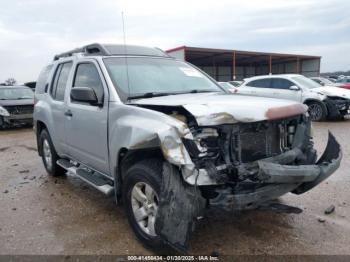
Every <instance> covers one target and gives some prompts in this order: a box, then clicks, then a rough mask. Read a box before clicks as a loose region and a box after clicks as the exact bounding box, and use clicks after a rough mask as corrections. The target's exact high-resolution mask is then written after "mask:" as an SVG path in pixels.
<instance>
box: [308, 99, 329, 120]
mask: <svg viewBox="0 0 350 262" xmlns="http://www.w3.org/2000/svg"><path fill="white" fill-rule="evenodd" d="M307 105H308V107H309V110H308V112H309V115H310V118H311V120H312V121H322V120H324V119H325V118H326V116H327V108H326V106H325V105H324V104H322V103H320V102H316V101H313V102H309V103H308V104H307Z"/></svg>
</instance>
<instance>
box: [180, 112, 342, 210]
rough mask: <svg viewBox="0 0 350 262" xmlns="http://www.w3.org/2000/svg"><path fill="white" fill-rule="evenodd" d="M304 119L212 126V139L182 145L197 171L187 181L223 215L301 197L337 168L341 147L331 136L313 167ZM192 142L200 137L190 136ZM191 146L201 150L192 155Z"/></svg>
mask: <svg viewBox="0 0 350 262" xmlns="http://www.w3.org/2000/svg"><path fill="white" fill-rule="evenodd" d="M310 129H311V126H310V122H309V120H308V119H307V117H306V116H304V115H299V116H295V117H291V118H287V119H283V120H274V121H262V122H256V123H240V124H235V125H221V126H218V127H216V136H215V139H214V137H213V136H206V137H205V138H200V139H199V142H198V140H197V142H196V141H195V140H194V141H190V140H186V139H185V141H184V144H185V145H186V148H187V149H188V151H189V154H190V156H191V158H192V159H193V162H194V163H195V166H196V168H197V169H198V172H196V171H195V172H193V174H190V175H189V176H187V177H185V180H186V181H187V182H189V183H191V184H196V185H207V187H206V188H205V190H203V193H204V195H206V196H208V199H209V204H210V205H212V206H216V207H222V208H224V209H226V210H242V209H252V208H257V207H259V206H260V205H261V204H264V203H265V202H267V201H269V200H273V199H276V198H277V197H279V196H281V195H283V194H285V193H288V192H294V193H296V194H301V193H304V192H306V191H308V190H310V189H311V188H313V187H314V186H316V185H317V184H319V183H320V182H321V181H323V180H324V179H326V178H327V177H328V176H330V175H331V174H332V173H333V172H334V171H335V170H336V169H337V168H338V167H339V165H340V161H341V158H342V153H341V149H340V145H339V144H338V142H337V141H336V139H335V138H334V136H333V135H332V134H331V133H329V139H328V144H327V148H326V150H325V152H324V154H323V155H322V157H321V158H320V159H319V160H318V161H317V162H316V159H317V156H316V151H315V150H314V148H313V142H312V138H311V135H310ZM194 138H195V139H197V138H198V136H196V135H195V136H194ZM195 143H198V144H199V145H200V146H201V147H203V148H205V149H206V150H205V152H200V150H198V148H199V147H198V146H197V150H196V146H195V145H194V144H195Z"/></svg>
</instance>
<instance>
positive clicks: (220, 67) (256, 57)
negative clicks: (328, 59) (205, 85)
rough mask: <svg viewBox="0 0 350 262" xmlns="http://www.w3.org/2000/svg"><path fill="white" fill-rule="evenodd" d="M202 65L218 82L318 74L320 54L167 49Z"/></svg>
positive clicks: (171, 53) (170, 52) (178, 56)
mask: <svg viewBox="0 0 350 262" xmlns="http://www.w3.org/2000/svg"><path fill="white" fill-rule="evenodd" d="M166 52H167V53H168V54H169V55H171V56H173V57H176V58H178V59H182V60H186V61H188V62H190V63H191V64H194V65H195V66H197V67H199V68H201V69H202V70H203V71H205V72H206V73H208V74H209V75H211V76H212V77H213V78H215V79H216V80H217V81H230V80H242V79H244V78H246V77H252V76H256V75H266V74H291V73H296V74H302V75H305V76H308V77H312V76H319V74H320V64H321V57H320V56H310V55H296V54H283V53H266V52H252V51H240V50H229V49H214V48H202V47H190V46H180V47H176V48H173V49H169V50H167V51H166Z"/></svg>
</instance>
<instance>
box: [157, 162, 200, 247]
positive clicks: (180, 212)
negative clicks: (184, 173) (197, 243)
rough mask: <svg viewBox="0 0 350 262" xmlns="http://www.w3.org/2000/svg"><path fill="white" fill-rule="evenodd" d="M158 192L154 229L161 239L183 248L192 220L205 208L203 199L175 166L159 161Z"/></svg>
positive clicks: (190, 229) (192, 227)
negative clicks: (160, 179)
mask: <svg viewBox="0 0 350 262" xmlns="http://www.w3.org/2000/svg"><path fill="white" fill-rule="evenodd" d="M160 192H161V193H160V196H159V207H158V212H157V217H156V223H155V230H156V233H157V235H159V236H160V237H161V238H162V240H163V241H164V242H165V243H167V244H169V245H170V246H172V247H174V248H175V249H177V250H179V251H181V252H186V251H187V250H188V246H189V240H190V235H191V233H192V231H193V229H194V223H195V220H196V218H197V217H200V216H202V212H203V210H204V208H205V203H206V202H205V199H204V198H203V197H202V195H201V193H200V191H199V189H198V188H197V187H193V186H190V185H188V184H186V183H184V182H183V180H182V179H181V176H180V174H179V170H178V169H176V167H174V166H172V165H170V164H169V163H164V165H163V176H162V185H161V190H160Z"/></svg>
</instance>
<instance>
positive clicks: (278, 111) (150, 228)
mask: <svg viewBox="0 0 350 262" xmlns="http://www.w3.org/2000/svg"><path fill="white" fill-rule="evenodd" d="M35 99H36V104H35V109H34V124H35V130H36V136H37V143H38V152H39V155H40V156H41V157H42V160H43V163H44V166H45V168H46V170H47V172H48V173H49V174H51V175H53V176H56V175H61V174H67V175H74V176H77V177H79V178H81V179H82V180H83V181H85V182H86V183H88V184H90V185H91V186H93V187H95V188H96V189H98V190H100V191H102V192H103V193H105V194H107V195H110V194H114V196H115V199H116V202H117V203H119V202H120V201H123V203H124V206H125V209H126V213H127V216H128V219H129V222H130V225H131V227H132V228H133V230H134V231H135V233H136V235H137V237H138V238H139V239H140V240H141V241H142V242H143V243H144V244H146V245H147V246H149V247H153V248H160V247H164V246H167V245H170V246H172V247H173V248H176V249H178V250H180V251H186V250H187V249H188V242H189V239H190V234H191V232H192V229H193V228H194V223H195V222H196V220H197V219H199V218H201V217H202V216H203V214H204V211H205V210H206V209H207V208H208V207H212V208H214V209H219V208H221V209H225V210H244V209H253V208H261V209H273V210H276V209H277V210H286V211H289V212H299V211H300V209H298V208H293V207H288V206H284V205H282V204H278V203H276V201H274V200H275V199H276V198H278V197H279V196H281V195H284V194H286V193H288V192H293V193H295V194H302V193H304V192H306V191H308V190H310V189H311V188H313V187H314V186H316V185H317V184H319V183H320V182H321V181H323V180H324V179H326V178H327V177H328V176H330V175H331V174H332V173H333V172H334V171H335V170H336V169H337V168H338V167H339V164H340V161H341V157H342V153H341V150H340V146H339V144H338V143H337V141H336V140H335V138H334V137H333V135H332V134H330V135H329V140H328V145H327V148H326V150H325V153H324V154H323V155H322V156H321V158H320V159H319V160H318V161H316V159H317V158H316V151H315V150H314V148H313V142H312V137H311V135H310V128H311V126H310V121H309V119H308V116H307V107H306V106H305V105H303V104H300V103H298V102H293V101H287V100H279V99H271V98H259V97H252V96H241V95H231V94H228V93H227V92H226V91H224V90H223V89H222V88H221V87H220V86H219V85H218V84H217V83H216V82H215V81H214V80H213V79H211V78H210V77H209V76H207V75H206V74H205V73H203V72H202V71H200V70H199V69H197V68H195V67H193V66H192V65H190V64H188V63H186V62H183V61H180V60H177V59H174V58H171V57H169V56H168V55H167V54H165V53H164V52H163V51H161V50H159V49H156V48H147V47H139V46H129V45H128V46H123V45H100V44H92V45H88V46H85V47H83V48H79V49H75V50H72V51H69V52H66V53H63V54H60V55H57V56H55V58H54V61H53V62H52V63H51V64H50V65H48V66H47V67H45V68H44V70H43V71H42V73H41V74H40V76H39V79H38V81H37V86H36V93H35Z"/></svg>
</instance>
